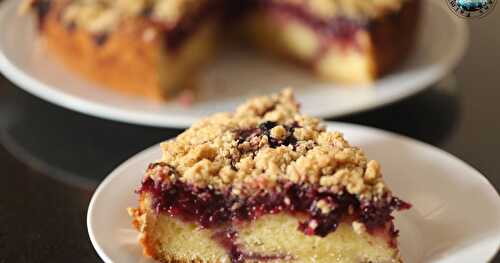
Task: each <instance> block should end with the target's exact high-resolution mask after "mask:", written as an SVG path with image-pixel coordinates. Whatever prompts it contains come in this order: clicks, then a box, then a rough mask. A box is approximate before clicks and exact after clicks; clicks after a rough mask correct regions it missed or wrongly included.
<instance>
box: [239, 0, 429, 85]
mask: <svg viewBox="0 0 500 263" xmlns="http://www.w3.org/2000/svg"><path fill="white" fill-rule="evenodd" d="M255 2H256V4H255V6H253V7H252V8H251V11H249V12H247V15H246V16H245V18H244V19H243V21H244V22H243V24H244V26H243V29H244V30H245V31H246V32H247V36H248V38H249V40H250V42H252V43H254V44H255V45H256V46H258V47H260V48H261V49H263V50H265V51H271V53H273V54H277V55H280V56H282V57H285V58H287V59H289V60H292V61H295V62H298V64H299V65H301V66H303V67H305V68H308V69H310V70H311V71H312V72H314V73H315V75H317V76H319V77H320V78H322V79H324V80H327V81H334V82H337V83H343V84H367V83H371V82H374V81H375V80H377V79H379V78H380V77H381V76H383V75H385V74H387V73H388V72H390V71H392V70H393V69H394V68H396V67H397V66H398V65H400V64H402V63H403V62H404V61H405V60H406V58H407V57H408V56H409V54H410V53H411V52H410V51H411V50H412V48H413V46H414V43H415V39H416V35H417V32H416V31H417V25H418V18H419V12H420V5H421V3H420V0H383V1H380V0H350V1H332V0H255Z"/></svg>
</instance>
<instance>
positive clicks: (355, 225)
mask: <svg viewBox="0 0 500 263" xmlns="http://www.w3.org/2000/svg"><path fill="white" fill-rule="evenodd" d="M352 229H353V230H354V232H355V233H356V234H358V235H362V234H364V233H366V226H365V225H364V224H363V223H361V222H358V221H353V222H352Z"/></svg>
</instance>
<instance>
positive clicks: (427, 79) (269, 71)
mask: <svg viewBox="0 0 500 263" xmlns="http://www.w3.org/2000/svg"><path fill="white" fill-rule="evenodd" d="M424 3H425V4H424V8H423V17H422V25H421V29H423V30H421V34H420V37H419V40H418V44H417V49H416V50H415V52H414V53H413V54H412V56H411V59H410V60H409V61H408V63H407V64H406V65H404V66H403V67H401V68H399V69H398V70H397V71H395V72H394V73H392V74H390V75H388V76H386V77H384V78H382V79H381V80H379V81H377V82H376V83H375V84H374V87H373V88H347V89H346V88H345V87H344V88H342V87H341V86H339V85H333V84H325V83H321V82H318V81H317V80H316V79H314V78H312V77H311V76H309V75H308V74H306V73H305V72H303V71H302V70H299V69H296V68H294V67H292V66H289V65H288V64H284V63H282V62H278V61H276V60H274V59H269V58H266V57H264V56H261V55H258V54H255V53H253V52H250V53H248V52H241V51H238V50H232V51H228V52H223V54H221V55H222V56H221V57H219V58H217V60H216V61H215V62H214V64H213V65H211V66H210V67H209V69H208V71H207V72H206V73H205V74H204V76H203V77H202V81H201V84H200V86H201V87H200V93H201V94H200V100H199V101H198V102H196V103H195V104H194V105H193V106H192V107H189V108H187V107H182V106H181V105H179V104H178V103H176V102H169V103H163V104H161V103H152V102H150V101H147V100H144V99H141V98H132V97H127V96H124V95H121V94H119V93H115V92H113V91H110V90H107V89H103V88H100V87H98V86H97V85H96V84H93V83H89V82H87V81H85V80H83V79H81V78H80V77H79V76H77V75H75V74H73V73H72V72H70V71H68V70H67V69H65V68H64V67H62V66H61V65H60V64H58V63H57V62H55V61H54V60H53V58H52V57H51V56H50V55H49V54H47V53H46V52H43V48H41V47H40V43H39V41H37V40H38V38H37V33H36V30H35V26H34V23H33V21H32V20H33V19H32V18H31V17H30V16H19V15H18V14H17V12H16V8H17V5H18V4H19V1H17V0H5V1H3V3H2V5H1V8H0V32H1V33H0V70H1V71H2V72H3V73H4V74H5V76H7V78H9V79H10V80H11V81H12V82H14V83H15V84H17V85H18V86H20V87H21V88H23V89H25V90H26V91H28V92H30V93H32V94H34V95H36V96H38V97H40V98H43V99H45V100H47V101H50V102H52V103H55V104H58V105H60V106H63V107H66V108H69V109H73V110H75V111H79V112H82V113H86V114H90V115H94V116H98V117H102V118H106V119H111V120H116V121H123V122H128V123H135V124H142V125H151V126H162V127H180V128H182V127H187V126H189V125H190V124H192V123H193V122H194V121H195V120H197V119H199V118H200V117H203V116H206V115H208V114H210V113H213V112H220V111H227V110H231V109H234V108H235V107H236V105H239V104H240V103H241V102H242V101H243V100H244V99H246V98H248V97H253V96H255V95H257V94H268V93H270V92H271V91H277V90H279V89H281V88H283V87H285V86H293V87H296V89H297V93H298V95H299V96H300V98H302V101H303V111H304V112H305V113H308V114H310V115H314V116H318V117H335V116H339V115H343V114H348V113H353V112H357V111H361V110H366V109H370V108H374V107H378V106H381V105H384V104H387V103H390V102H394V101H396V100H399V99H402V98H404V97H407V96H410V95H412V94H414V93H416V92H418V91H421V90H423V89H425V88H427V87H428V86H430V85H432V84H434V83H435V82H437V81H438V80H440V79H441V78H443V77H444V76H445V75H446V74H447V73H448V72H449V71H450V70H452V69H453V67H454V66H455V65H456V64H457V63H458V62H459V60H460V58H461V57H462V55H463V53H464V50H465V47H466V45H467V39H468V31H467V28H466V26H465V22H464V21H462V20H460V19H458V18H457V17H456V16H455V15H453V14H452V12H450V10H448V8H447V7H446V5H445V3H444V1H438V0H425V1H424ZM443 34H446V36H445V37H443Z"/></svg>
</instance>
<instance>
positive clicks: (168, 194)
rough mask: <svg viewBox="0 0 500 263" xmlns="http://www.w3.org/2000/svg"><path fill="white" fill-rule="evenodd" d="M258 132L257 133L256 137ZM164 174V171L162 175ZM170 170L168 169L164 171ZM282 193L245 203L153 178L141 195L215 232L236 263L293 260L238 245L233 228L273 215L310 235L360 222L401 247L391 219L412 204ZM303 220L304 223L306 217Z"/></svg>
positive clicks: (297, 190)
mask: <svg viewBox="0 0 500 263" xmlns="http://www.w3.org/2000/svg"><path fill="white" fill-rule="evenodd" d="M253 133H254V132H252V134H253ZM157 168H161V169H157ZM163 168H166V169H163ZM151 172H156V173H157V174H156V175H157V176H158V177H159V178H166V177H167V176H170V175H176V174H177V172H176V171H175V169H174V168H173V167H171V166H169V165H167V164H165V163H154V164H151V165H150V166H149V168H148V173H151ZM279 185H280V186H279V187H276V188H275V189H272V190H268V191H264V190H262V191H260V192H258V193H256V194H254V195H251V196H247V197H241V196H236V195H234V194H232V193H231V192H232V191H231V189H227V190H225V191H220V190H216V189H213V188H198V187H194V186H192V185H189V184H186V183H183V182H181V181H179V180H175V181H172V182H170V181H161V180H159V181H156V180H153V179H152V178H151V177H149V176H147V177H145V179H144V180H143V182H142V185H141V187H140V189H139V190H138V193H140V194H148V195H149V196H150V197H151V198H152V208H153V209H154V210H155V211H156V212H157V213H166V214H168V215H170V216H172V217H175V218H178V219H180V220H183V221H185V222H194V223H196V224H197V225H199V226H201V227H203V228H210V229H214V232H215V234H214V236H213V239H214V240H216V241H217V242H218V243H219V244H220V245H221V246H222V247H224V248H225V249H226V250H227V251H228V255H229V256H230V258H231V262H233V263H238V262H244V261H245V260H246V259H253V260H259V261H270V260H276V259H285V258H288V257H290V256H289V255H260V254H256V253H247V252H244V251H243V250H242V249H241V247H239V245H238V244H237V243H236V242H235V241H236V239H237V235H238V232H236V231H235V230H233V228H232V227H231V226H232V225H237V224H240V223H243V222H249V221H252V220H256V219H258V218H259V217H261V216H263V215H267V214H276V213H280V212H286V213H290V214H296V215H297V214H300V215H302V216H305V217H304V218H305V220H303V221H302V222H300V223H299V225H298V229H299V230H300V231H302V232H303V233H305V234H306V235H317V236H321V237H325V236H327V235H328V234H329V233H332V232H334V231H335V230H336V229H337V227H338V225H339V223H340V222H342V220H344V219H347V220H357V221H360V222H362V223H364V224H365V226H366V228H367V231H368V232H369V233H372V234H373V233H375V232H376V231H377V230H382V231H384V230H385V229H386V226H387V225H388V223H389V226H390V227H391V228H390V229H389V232H390V235H391V236H390V238H391V239H390V240H388V243H389V245H391V246H395V245H396V243H395V238H396V237H397V235H398V232H397V231H395V230H394V226H393V225H392V219H393V217H392V216H391V213H392V212H393V211H395V210H402V209H408V208H410V205H409V204H408V203H405V202H404V201H401V200H400V199H398V198H396V197H393V196H391V195H390V194H386V195H385V196H384V197H383V198H379V199H377V201H361V202H360V201H359V199H357V198H356V196H355V195H352V194H349V193H347V192H343V193H342V194H336V193H333V192H330V191H326V190H322V189H321V188H319V187H318V186H310V187H304V186H301V185H298V184H295V183H291V182H283V183H281V184H279ZM320 201H321V202H323V203H326V204H328V205H329V206H328V207H330V208H331V209H330V211H328V212H327V213H324V212H322V211H321V209H319V208H318V202H320ZM301 218H302V217H301Z"/></svg>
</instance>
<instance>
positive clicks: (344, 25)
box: [254, 0, 367, 44]
mask: <svg viewBox="0 0 500 263" xmlns="http://www.w3.org/2000/svg"><path fill="white" fill-rule="evenodd" d="M254 1H255V2H256V3H258V5H259V6H260V7H262V8H263V9H264V10H267V11H270V12H273V13H275V14H278V15H279V14H282V15H286V16H289V17H292V18H294V19H296V20H299V21H301V22H302V23H304V24H306V25H308V26H309V27H310V28H312V29H313V30H315V31H316V32H318V33H319V35H320V36H321V37H322V38H323V39H335V40H336V41H341V42H344V43H346V44H349V43H352V44H355V36H356V33H357V32H358V31H359V30H361V29H364V28H366V27H367V25H366V23H365V22H363V21H361V20H354V19H350V18H348V17H345V16H336V17H334V18H331V19H323V18H321V17H318V16H315V15H314V14H312V13H311V12H310V11H308V10H307V9H306V8H305V7H304V6H301V5H298V4H291V3H276V2H275V1H269V0H254Z"/></svg>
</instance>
